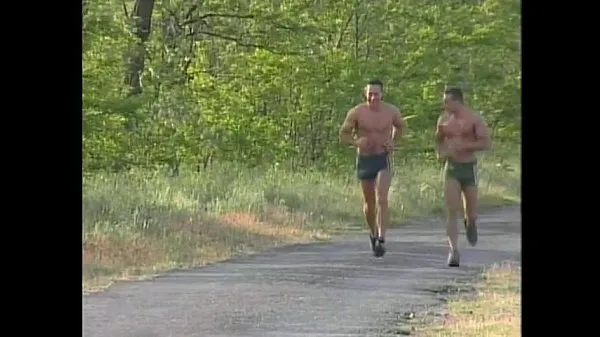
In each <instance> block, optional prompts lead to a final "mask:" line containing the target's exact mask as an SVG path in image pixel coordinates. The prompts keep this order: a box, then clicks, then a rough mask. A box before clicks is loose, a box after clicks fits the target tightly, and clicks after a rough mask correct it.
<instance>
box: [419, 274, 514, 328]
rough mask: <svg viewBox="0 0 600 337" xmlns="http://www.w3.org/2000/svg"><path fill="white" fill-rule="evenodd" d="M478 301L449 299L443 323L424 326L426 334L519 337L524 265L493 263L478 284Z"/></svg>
mask: <svg viewBox="0 0 600 337" xmlns="http://www.w3.org/2000/svg"><path fill="white" fill-rule="evenodd" d="M477 289H478V296H477V298H476V299H475V300H472V299H470V300H469V299H458V300H454V301H451V302H449V304H448V310H449V312H448V314H447V315H446V317H445V319H444V322H443V323H442V324H440V325H436V326H427V327H422V328H420V329H418V330H417V334H416V335H417V336H426V337H433V336H437V337H520V336H521V268H520V267H516V266H514V265H511V264H503V265H499V266H494V267H493V268H491V269H490V270H489V271H487V272H486V274H485V277H484V281H483V282H482V283H481V284H480V285H479V286H478V287H477Z"/></svg>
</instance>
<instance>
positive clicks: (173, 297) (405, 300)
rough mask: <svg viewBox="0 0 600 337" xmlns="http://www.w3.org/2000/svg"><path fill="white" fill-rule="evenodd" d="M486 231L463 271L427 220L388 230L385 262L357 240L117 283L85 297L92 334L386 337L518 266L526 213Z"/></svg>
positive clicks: (493, 215) (506, 214)
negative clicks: (501, 264) (447, 295)
mask: <svg viewBox="0 0 600 337" xmlns="http://www.w3.org/2000/svg"><path fill="white" fill-rule="evenodd" d="M479 232H480V234H479V242H478V245H477V246H476V247H470V246H468V244H467V243H466V238H465V236H464V231H463V232H462V233H461V238H460V240H461V241H460V244H461V247H462V248H463V249H462V254H461V267H460V268H449V267H446V265H445V262H446V257H447V253H448V248H447V245H446V242H445V237H444V235H445V231H444V229H443V226H442V224H441V223H440V222H439V221H429V222H422V223H420V224H413V225H408V226H404V227H403V228H398V229H393V230H389V231H388V238H387V244H386V247H387V254H386V255H385V257H384V258H382V259H377V258H374V257H372V255H371V252H370V249H369V243H368V238H367V235H366V234H365V235H352V236H343V237H337V238H334V239H333V240H332V242H329V243H318V244H310V245H298V246H291V247H284V248H280V249H276V250H273V251H270V252H266V253H263V254H259V255H255V256H251V257H245V258H238V259H234V260H230V261H226V262H222V263H218V264H214V265H211V266H207V267H204V268H200V269H195V270H188V271H180V272H173V273H170V274H167V275H165V276H162V277H159V278H156V279H154V280H151V281H142V282H133V283H123V284H117V285H115V286H113V287H111V288H110V289H109V290H107V291H105V292H102V293H96V294H92V295H88V296H85V297H84V312H83V324H84V329H83V330H84V336H85V337H101V336H102V337H126V336H127V337H134V336H135V337H183V336H207V337H208V336H210V337H219V336H223V337H225V336H227V337H233V336H236V337H237V336H239V337H253V336H261V337H267V336H277V337H296V336H303V337H308V336H311V337H312V336H363V337H364V336H381V335H382V333H383V332H385V331H386V329H388V327H389V325H390V324H392V322H394V321H395V320H396V319H397V317H398V315H399V314H402V313H404V312H410V311H415V312H417V311H419V310H425V308H427V307H432V308H436V307H440V303H441V300H440V298H439V296H437V295H436V294H435V293H434V292H432V291H431V289H435V288H436V287H439V286H440V285H442V284H445V283H448V282H456V281H457V280H461V279H465V278H473V277H474V276H476V275H477V274H478V273H480V272H481V268H482V267H484V266H487V265H490V264H492V263H494V262H497V261H502V260H517V261H518V260H520V251H521V238H520V237H521V235H520V232H521V215H520V208H519V207H511V208H504V209H501V210H495V211H490V212H487V213H484V214H482V215H480V221H479Z"/></svg>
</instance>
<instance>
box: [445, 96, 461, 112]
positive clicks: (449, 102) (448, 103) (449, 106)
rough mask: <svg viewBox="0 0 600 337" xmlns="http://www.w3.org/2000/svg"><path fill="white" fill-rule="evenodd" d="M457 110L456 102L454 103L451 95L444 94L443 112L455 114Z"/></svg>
mask: <svg viewBox="0 0 600 337" xmlns="http://www.w3.org/2000/svg"><path fill="white" fill-rule="evenodd" d="M457 109H458V102H456V101H455V100H454V98H453V97H452V96H451V95H446V94H444V110H446V111H448V112H456V110H457Z"/></svg>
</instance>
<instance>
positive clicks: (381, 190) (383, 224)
mask: <svg viewBox="0 0 600 337" xmlns="http://www.w3.org/2000/svg"><path fill="white" fill-rule="evenodd" d="M390 182H391V179H390V172H389V171H388V170H387V169H385V170H381V171H379V173H378V174H377V187H376V200H377V227H378V229H379V231H378V235H379V238H380V239H382V240H384V239H385V231H386V229H387V225H388V221H389V219H390V213H389V208H388V193H389V190H390Z"/></svg>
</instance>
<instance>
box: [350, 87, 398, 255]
mask: <svg viewBox="0 0 600 337" xmlns="http://www.w3.org/2000/svg"><path fill="white" fill-rule="evenodd" d="M382 91H383V83H381V81H379V80H372V81H370V82H369V83H368V84H367V87H366V88H365V98H366V101H367V102H366V103H361V104H359V105H357V106H355V107H353V108H352V109H350V111H348V114H347V115H346V119H345V120H344V124H343V125H342V127H341V128H340V139H341V140H342V141H344V142H347V143H350V144H352V145H354V146H355V147H356V149H357V160H356V171H357V176H358V179H359V180H360V182H361V186H362V193H363V201H364V202H363V212H364V215H365V220H366V222H367V225H368V226H369V228H370V229H371V233H370V235H369V239H370V242H371V250H372V251H373V255H375V256H376V257H381V256H383V255H384V254H385V247H384V243H385V230H386V227H387V225H388V221H389V211H388V191H389V189H390V183H391V175H392V151H393V149H394V140H395V139H396V138H400V136H401V133H402V129H403V126H404V122H403V120H402V115H401V113H400V111H399V110H398V108H396V107H395V106H393V105H391V104H387V103H384V102H383V101H382ZM354 133H356V137H355V135H354Z"/></svg>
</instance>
